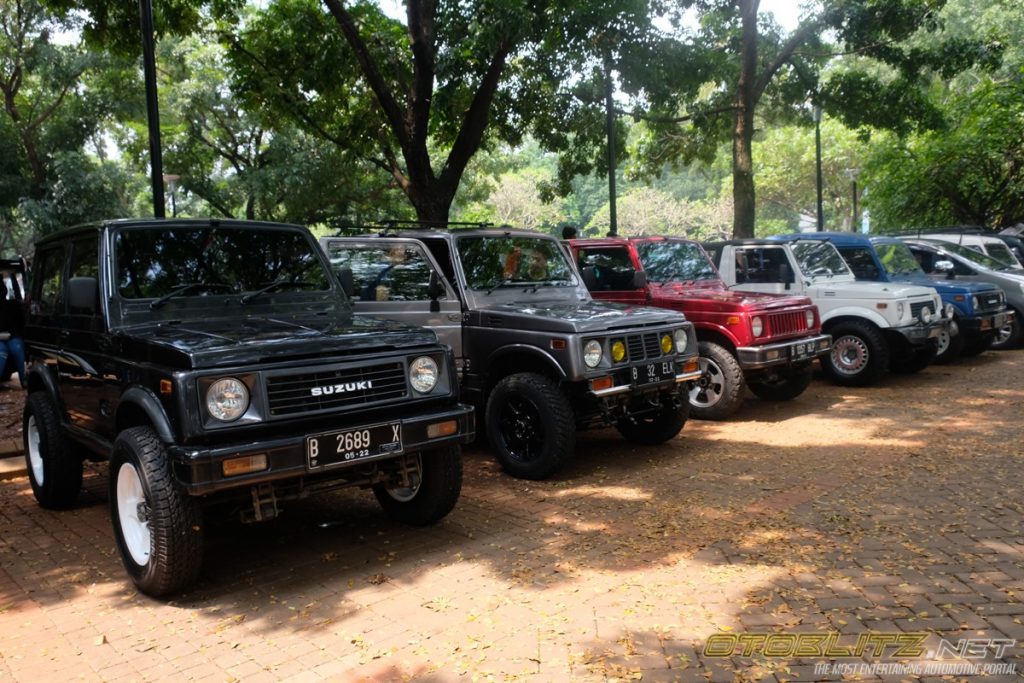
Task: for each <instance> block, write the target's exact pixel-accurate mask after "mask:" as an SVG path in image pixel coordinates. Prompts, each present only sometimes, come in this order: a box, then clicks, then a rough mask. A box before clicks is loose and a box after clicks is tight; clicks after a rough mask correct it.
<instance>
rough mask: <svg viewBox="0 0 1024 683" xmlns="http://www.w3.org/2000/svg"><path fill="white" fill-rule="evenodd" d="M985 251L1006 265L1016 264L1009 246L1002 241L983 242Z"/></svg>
mask: <svg viewBox="0 0 1024 683" xmlns="http://www.w3.org/2000/svg"><path fill="white" fill-rule="evenodd" d="M985 251H987V252H988V255H989V256H991V257H992V258H994V259H997V260H999V261H1002V262H1003V263H1005V264H1006V265H1008V266H1016V265H1018V263H1017V259H1016V257H1015V256H1014V255H1013V252H1012V251H1010V248H1009V247H1008V246H1006V245H1005V244H1003V243H1002V242H989V243H986V244H985Z"/></svg>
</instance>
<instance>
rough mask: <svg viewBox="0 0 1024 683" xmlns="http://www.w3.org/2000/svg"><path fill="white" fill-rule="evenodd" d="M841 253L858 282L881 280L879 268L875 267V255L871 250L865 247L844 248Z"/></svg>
mask: <svg viewBox="0 0 1024 683" xmlns="http://www.w3.org/2000/svg"><path fill="white" fill-rule="evenodd" d="M839 253H840V254H842V255H843V258H844V259H846V265H848V266H849V267H850V270H852V271H853V275H854V277H856V278H857V279H858V280H870V281H877V280H879V279H881V275H882V274H881V273H880V272H878V266H877V265H875V255H874V254H873V253H871V250H870V249H866V248H864V247H843V248H841V249H840V250H839Z"/></svg>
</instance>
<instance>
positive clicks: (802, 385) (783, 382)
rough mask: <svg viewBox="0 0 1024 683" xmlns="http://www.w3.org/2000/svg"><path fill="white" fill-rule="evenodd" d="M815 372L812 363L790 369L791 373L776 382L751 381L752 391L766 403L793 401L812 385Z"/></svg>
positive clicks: (749, 383)
mask: <svg viewBox="0 0 1024 683" xmlns="http://www.w3.org/2000/svg"><path fill="white" fill-rule="evenodd" d="M813 375H814V372H813V370H812V368H811V364H810V363H804V364H803V365H800V366H798V367H794V368H790V372H788V373H786V374H785V375H781V376H779V377H778V378H777V379H774V380H764V381H762V380H751V381H748V382H747V386H748V387H750V391H752V392H753V393H754V396H757V397H758V398H760V399H763V400H765V401H792V400H793V399H794V398H796V397H797V396H799V395H800V394H802V393H804V391H806V390H807V387H809V386H810V385H811V379H812V377H813Z"/></svg>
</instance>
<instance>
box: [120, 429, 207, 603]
mask: <svg viewBox="0 0 1024 683" xmlns="http://www.w3.org/2000/svg"><path fill="white" fill-rule="evenodd" d="M110 517H111V520H112V521H113V524H114V538H115V539H116V540H117V549H118V550H119V551H120V552H121V561H122V562H123V563H124V567H125V569H126V570H127V571H128V575H129V576H131V578H132V581H134V582H135V585H136V586H138V588H139V590H140V591H142V592H143V593H145V594H146V595H151V596H154V597H159V596H161V595H167V594H169V593H173V592H175V591H178V590H180V589H182V588H184V587H185V586H186V585H188V584H190V583H192V582H193V581H194V580H195V579H196V577H197V576H199V569H200V567H201V566H202V561H203V521H202V512H201V510H200V508H199V503H198V502H197V501H196V500H195V499H194V498H192V497H191V496H189V495H187V494H186V493H185V492H184V491H182V490H181V488H180V487H179V486H178V484H177V482H176V481H175V480H174V476H173V474H172V473H171V466H170V463H169V462H168V461H167V452H166V450H165V449H164V445H163V443H161V442H160V439H159V438H158V437H157V435H156V434H155V433H154V432H153V430H152V429H150V428H149V427H133V428H131V429H126V430H125V431H123V432H121V434H119V435H118V437H117V439H116V440H115V441H114V451H113V455H112V457H111V459H110Z"/></svg>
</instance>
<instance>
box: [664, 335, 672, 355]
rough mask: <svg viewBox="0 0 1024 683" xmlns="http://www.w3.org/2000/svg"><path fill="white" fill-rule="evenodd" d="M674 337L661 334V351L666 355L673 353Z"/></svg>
mask: <svg viewBox="0 0 1024 683" xmlns="http://www.w3.org/2000/svg"><path fill="white" fill-rule="evenodd" d="M672 346H673V344H672V337H670V336H668V335H667V334H663V335H661V352H662V353H664V354H665V355H668V354H670V353H672Z"/></svg>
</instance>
